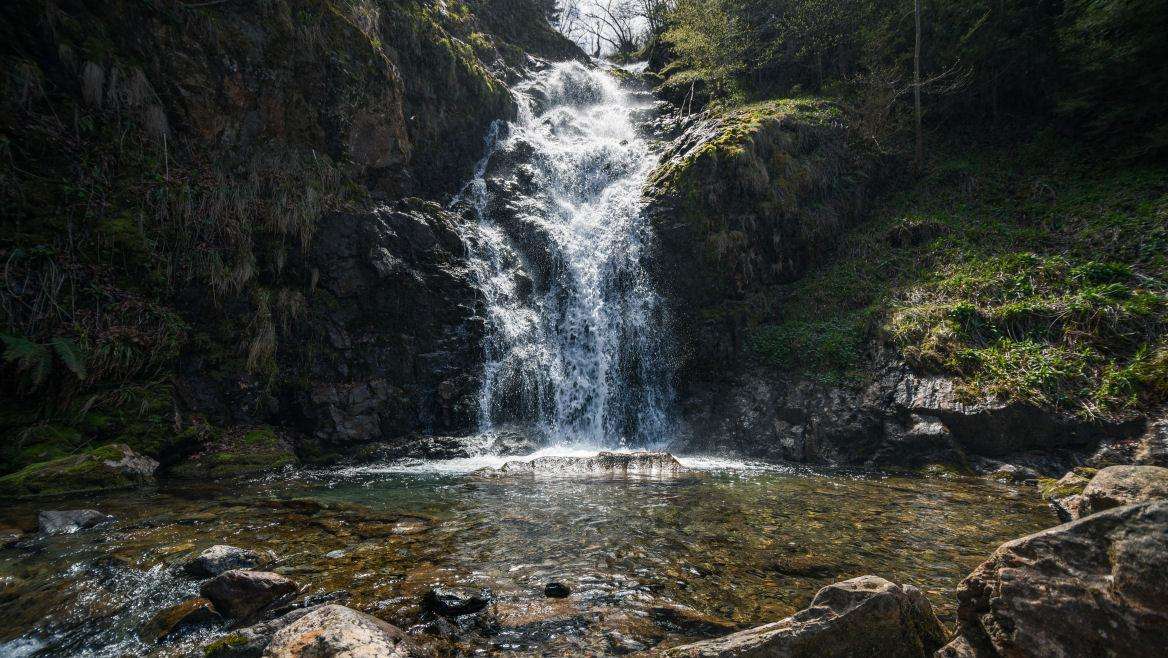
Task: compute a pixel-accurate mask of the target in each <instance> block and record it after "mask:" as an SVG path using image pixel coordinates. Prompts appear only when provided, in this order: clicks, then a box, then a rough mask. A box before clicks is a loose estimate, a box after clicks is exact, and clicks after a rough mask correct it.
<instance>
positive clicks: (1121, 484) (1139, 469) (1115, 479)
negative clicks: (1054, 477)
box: [1072, 466, 1168, 518]
mask: <svg viewBox="0 0 1168 658" xmlns="http://www.w3.org/2000/svg"><path fill="white" fill-rule="evenodd" d="M1081 495H1082V499H1083V505H1082V509H1081V510H1080V511H1079V513H1078V514H1077V515H1072V518H1080V517H1082V516H1085V515H1087V514H1094V513H1096V512H1102V511H1103V510H1106V509H1111V508H1113V507H1120V506H1123V505H1132V504H1135V503H1142V502H1146V501H1149V500H1155V499H1158V498H1168V468H1162V467H1160V466H1108V467H1107V468H1104V469H1101V470H1100V471H1099V472H1098V473H1096V474H1095V476H1094V477H1092V478H1091V481H1090V482H1088V483H1087V486H1086V487H1084V488H1083V493H1082V494H1081Z"/></svg>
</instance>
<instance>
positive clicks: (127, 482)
mask: <svg viewBox="0 0 1168 658" xmlns="http://www.w3.org/2000/svg"><path fill="white" fill-rule="evenodd" d="M123 448H124V446H123V447H119V446H116V445H107V446H101V447H99V448H95V449H93V450H90V451H89V452H85V453H81V454H77V455H71V456H67V457H61V458H58V459H53V460H50V461H45V462H39V463H36V464H31V465H29V466H26V467H25V468H23V469H21V470H19V471H17V472H15V473H10V474H8V475H6V476H4V477H2V478H0V492H3V493H4V495H7V496H13V497H33V496H52V495H59V494H78V493H87V492H92V491H108V490H112V489H124V488H127V487H133V486H136V485H138V484H141V480H139V479H138V478H135V477H131V476H127V475H125V474H123V473H120V472H118V471H116V470H114V469H111V468H109V467H108V466H106V465H105V464H104V463H103V462H105V461H107V460H109V461H117V460H120V459H121V458H122V455H123Z"/></svg>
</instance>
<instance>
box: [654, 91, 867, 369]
mask: <svg viewBox="0 0 1168 658" xmlns="http://www.w3.org/2000/svg"><path fill="white" fill-rule="evenodd" d="M868 170H869V164H868V159H867V158H866V157H865V156H864V155H863V149H861V148H858V146H857V144H856V142H855V141H854V140H852V139H851V136H850V133H849V130H848V127H847V125H846V121H845V116H844V115H843V113H842V112H841V110H840V109H839V108H838V107H836V106H835V105H834V104H832V103H830V102H828V101H823V100H816V99H785V100H775V101H766V102H762V103H756V104H753V105H748V106H745V107H740V108H736V109H734V110H730V111H724V112H721V113H714V114H711V115H709V116H707V117H705V118H703V119H701V120H699V121H697V122H696V123H694V124H693V125H691V126H690V127H689V128H688V129H687V130H686V131H685V132H684V133H683V134H682V135H681V136H680V137H679V138H677V139H676V140H675V141H674V142H673V144H672V145H671V146H670V148H669V149H668V150H667V151H666V153H665V155H664V157H663V158H662V162H661V165H660V166H659V167H658V168H657V170H656V171H655V172H653V174H652V175H651V177H650V181H649V184H648V188H647V193H648V194H649V196H650V197H651V198H652V199H653V205H652V208H651V212H652V213H653V216H654V221H655V224H656V228H657V230H658V235H659V237H660V244H661V248H662V250H663V252H664V254H663V256H662V257H661V258H659V259H657V265H658V270H659V273H658V274H659V276H658V278H659V280H660V281H661V285H662V288H663V290H664V291H665V292H666V294H667V295H668V296H669V297H670V298H671V301H672V302H673V303H672V308H673V310H674V312H675V314H676V315H677V316H678V317H677V321H678V322H677V325H678V334H679V338H680V339H681V342H682V349H683V357H685V360H686V362H687V363H688V364H689V365H691V366H693V367H696V368H697V369H698V371H699V372H700V371H703V370H710V369H713V370H721V369H723V368H724V366H725V365H726V363H727V362H733V360H734V359H735V358H736V357H737V356H738V353H739V352H740V348H741V347H742V343H743V341H744V333H745V329H746V327H747V326H749V325H750V324H752V323H753V322H756V321H757V319H758V318H759V317H761V316H763V315H764V314H765V311H766V310H767V306H768V304H769V300H768V298H767V297H768V293H769V292H770V291H771V290H772V288H773V287H774V286H775V285H777V284H780V283H783V282H787V281H791V280H793V279H795V278H797V277H799V276H800V275H802V274H803V272H804V271H805V270H806V268H807V267H808V266H809V265H810V264H811V263H813V262H815V261H816V260H818V259H820V258H821V256H822V255H823V254H824V253H825V252H827V251H829V250H830V249H829V248H830V245H831V242H832V239H833V236H834V235H836V234H837V233H838V232H839V231H841V230H842V229H843V228H845V227H847V226H849V225H850V224H852V223H853V222H854V220H855V218H856V217H857V214H858V212H859V210H860V208H861V201H862V199H863V191H864V189H865V183H866V180H867V172H868ZM728 360H729V361H728Z"/></svg>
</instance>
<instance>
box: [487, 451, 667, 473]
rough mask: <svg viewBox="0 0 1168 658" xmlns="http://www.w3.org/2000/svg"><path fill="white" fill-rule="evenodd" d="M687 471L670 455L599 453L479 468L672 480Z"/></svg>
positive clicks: (514, 471)
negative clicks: (670, 478)
mask: <svg viewBox="0 0 1168 658" xmlns="http://www.w3.org/2000/svg"><path fill="white" fill-rule="evenodd" d="M686 470H687V469H686V468H685V467H684V466H682V465H681V462H679V461H677V458H675V457H674V456H673V455H671V454H669V453H667V452H600V453H597V454H596V455H591V456H587V457H568V456H550V457H537V458H535V459H532V460H529V461H524V460H515V461H509V462H507V463H505V464H503V465H502V466H500V467H499V468H480V469H479V470H477V471H475V472H474V473H473V474H474V475H476V476H479V477H516V476H550V477H557V476H568V477H574V476H587V477H618V478H619V477H630V476H633V477H672V476H675V475H680V474H682V473H685V472H686Z"/></svg>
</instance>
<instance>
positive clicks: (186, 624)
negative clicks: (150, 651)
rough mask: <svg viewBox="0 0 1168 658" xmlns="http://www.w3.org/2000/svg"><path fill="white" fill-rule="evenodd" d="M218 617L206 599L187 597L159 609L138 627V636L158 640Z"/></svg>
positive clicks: (211, 621)
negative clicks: (180, 601)
mask: <svg viewBox="0 0 1168 658" xmlns="http://www.w3.org/2000/svg"><path fill="white" fill-rule="evenodd" d="M220 619H222V617H220V615H219V611H217V610H216V609H215V606H214V605H212V603H211V602H210V601H208V600H207V599H204V598H195V599H189V600H186V601H183V602H182V603H178V604H176V605H172V606H170V607H169V608H166V609H164V610H161V611H159V612H158V613H157V614H155V615H154V616H153V617H151V618H150V620H149V621H147V622H146V623H145V624H143V625H142V627H141V628H139V629H138V637H140V638H142V640H143V641H145V642H158V641H160V640H164V639H166V638H169V637H171V636H173V635H177V634H178V633H181V632H183V631H185V630H188V629H191V628H194V627H196V626H201V625H204V624H210V623H213V622H216V621H219V620H220Z"/></svg>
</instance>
